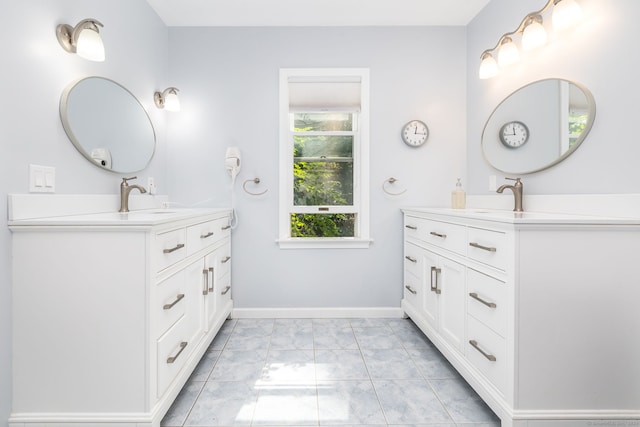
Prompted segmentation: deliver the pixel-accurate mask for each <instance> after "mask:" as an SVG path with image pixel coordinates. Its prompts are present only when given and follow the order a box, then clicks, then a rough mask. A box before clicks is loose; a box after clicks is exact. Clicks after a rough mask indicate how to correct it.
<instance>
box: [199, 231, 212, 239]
mask: <svg viewBox="0 0 640 427" xmlns="http://www.w3.org/2000/svg"><path fill="white" fill-rule="evenodd" d="M211 236H213V231H210V232H208V233H207V234H203V235H201V236H200V238H201V239H206V238H207V237H211Z"/></svg>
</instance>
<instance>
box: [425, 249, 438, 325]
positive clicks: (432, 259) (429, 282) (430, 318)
mask: <svg viewBox="0 0 640 427" xmlns="http://www.w3.org/2000/svg"><path fill="white" fill-rule="evenodd" d="M421 257H422V266H423V268H424V272H423V274H422V277H423V278H424V284H423V288H424V299H423V306H422V308H423V310H424V315H425V319H426V320H427V322H428V323H429V324H430V325H431V327H432V328H433V329H435V330H436V331H437V330H438V329H439V321H440V315H439V313H440V309H439V306H440V298H439V292H440V291H439V290H438V282H437V281H438V270H439V268H440V267H439V266H440V261H439V259H440V257H439V256H438V255H436V254H434V253H433V252H430V251H427V250H424V249H423V250H422V254H421Z"/></svg>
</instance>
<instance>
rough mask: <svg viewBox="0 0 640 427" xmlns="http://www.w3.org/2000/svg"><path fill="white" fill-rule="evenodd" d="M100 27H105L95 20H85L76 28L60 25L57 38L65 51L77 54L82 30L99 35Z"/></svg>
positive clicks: (57, 28)
mask: <svg viewBox="0 0 640 427" xmlns="http://www.w3.org/2000/svg"><path fill="white" fill-rule="evenodd" d="M98 26H100V27H104V25H102V23H101V22H100V21H98V20H97V19H93V18H87V19H83V20H82V21H80V22H78V24H77V25H76V26H75V27H72V26H71V25H69V24H60V25H58V26H57V27H56V36H57V37H58V42H60V45H61V46H62V48H63V49H64V50H66V51H67V52H69V53H76V49H77V47H78V37H80V33H81V32H82V30H85V29H90V30H93V31H95V32H96V33H99V32H100V30H99V29H98Z"/></svg>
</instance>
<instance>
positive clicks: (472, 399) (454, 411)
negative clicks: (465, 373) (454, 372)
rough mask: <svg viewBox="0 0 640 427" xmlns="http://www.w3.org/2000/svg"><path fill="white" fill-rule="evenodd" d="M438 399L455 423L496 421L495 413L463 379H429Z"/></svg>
mask: <svg viewBox="0 0 640 427" xmlns="http://www.w3.org/2000/svg"><path fill="white" fill-rule="evenodd" d="M429 383H430V384H431V386H432V387H433V389H434V390H435V392H436V394H437V395H438V397H439V398H440V401H441V402H442V404H443V405H444V407H445V408H446V409H447V412H449V414H450V415H451V418H453V420H454V421H455V422H457V423H473V422H497V421H499V420H498V418H497V417H496V416H495V414H494V413H493V412H492V411H491V409H489V407H488V406H487V404H486V403H484V401H482V399H481V398H480V396H478V394H477V393H476V392H475V391H474V390H473V389H472V388H471V386H469V384H467V383H466V382H465V381H463V380H457V379H451V380H429Z"/></svg>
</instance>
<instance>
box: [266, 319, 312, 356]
mask: <svg viewBox="0 0 640 427" xmlns="http://www.w3.org/2000/svg"><path fill="white" fill-rule="evenodd" d="M310 324H311V322H309V325H310ZM270 348H271V349H284V350H290V349H312V348H313V330H312V328H311V326H299V327H295V326H286V327H283V326H276V327H275V328H274V330H273V332H272V334H271V342H270Z"/></svg>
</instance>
